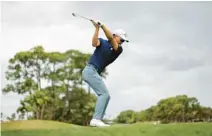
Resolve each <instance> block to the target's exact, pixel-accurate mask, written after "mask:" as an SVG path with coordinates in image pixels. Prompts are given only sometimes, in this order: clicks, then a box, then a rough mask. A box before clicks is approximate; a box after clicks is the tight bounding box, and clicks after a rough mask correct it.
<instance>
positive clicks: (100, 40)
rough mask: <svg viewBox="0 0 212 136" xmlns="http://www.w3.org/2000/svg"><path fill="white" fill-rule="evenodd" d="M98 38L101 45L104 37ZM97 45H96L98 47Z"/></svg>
mask: <svg viewBox="0 0 212 136" xmlns="http://www.w3.org/2000/svg"><path fill="white" fill-rule="evenodd" d="M98 40H99V42H100V45H99V46H101V45H102V43H103V41H104V39H102V38H98ZM99 46H98V47H99Z"/></svg>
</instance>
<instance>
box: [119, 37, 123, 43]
mask: <svg viewBox="0 0 212 136" xmlns="http://www.w3.org/2000/svg"><path fill="white" fill-rule="evenodd" d="M122 43H124V39H122V38H121V37H120V36H118V44H122Z"/></svg>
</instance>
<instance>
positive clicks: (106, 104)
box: [101, 95, 110, 119]
mask: <svg viewBox="0 0 212 136" xmlns="http://www.w3.org/2000/svg"><path fill="white" fill-rule="evenodd" d="M109 101H110V95H109V97H108V99H107V102H106V104H105V107H104V111H103V114H102V117H101V119H103V117H104V115H105V111H106V109H107V106H108V103H109Z"/></svg>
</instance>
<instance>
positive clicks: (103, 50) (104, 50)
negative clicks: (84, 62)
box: [88, 38, 123, 73]
mask: <svg viewBox="0 0 212 136" xmlns="http://www.w3.org/2000/svg"><path fill="white" fill-rule="evenodd" d="M99 41H100V46H97V47H96V49H95V51H94V53H93V55H92V56H91V57H90V59H89V61H88V64H92V65H94V67H96V68H97V69H98V72H99V73H101V72H102V71H103V70H104V69H105V67H106V66H108V65H109V64H111V63H112V62H113V61H114V60H116V58H117V57H118V56H119V55H120V54H121V53H122V52H123V48H122V46H119V47H118V49H117V50H116V51H115V50H114V49H113V47H112V45H111V44H110V42H109V41H108V40H104V39H102V38H99Z"/></svg>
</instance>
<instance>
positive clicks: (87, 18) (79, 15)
mask: <svg viewBox="0 0 212 136" xmlns="http://www.w3.org/2000/svg"><path fill="white" fill-rule="evenodd" d="M74 14H75V16H78V17H81V18H84V19H86V20H90V21H91V19H89V18H87V17H84V16H81V15H79V14H76V13H74Z"/></svg>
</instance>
